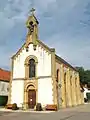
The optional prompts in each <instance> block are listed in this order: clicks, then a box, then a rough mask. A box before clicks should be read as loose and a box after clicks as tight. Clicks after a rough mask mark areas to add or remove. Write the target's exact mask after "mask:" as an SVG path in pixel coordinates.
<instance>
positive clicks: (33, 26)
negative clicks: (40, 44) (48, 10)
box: [26, 8, 39, 50]
mask: <svg viewBox="0 0 90 120" xmlns="http://www.w3.org/2000/svg"><path fill="white" fill-rule="evenodd" d="M30 12H31V15H30V16H29V17H28V20H27V22H26V27H27V28H28V34H27V36H28V38H29V39H27V40H26V46H28V45H29V44H30V43H32V44H33V48H34V50H36V46H37V44H36V42H37V39H38V24H39V22H38V20H37V18H36V17H35V15H34V12H35V9H34V8H32V9H31V10H30Z"/></svg>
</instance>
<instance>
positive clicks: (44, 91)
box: [38, 78, 53, 105]
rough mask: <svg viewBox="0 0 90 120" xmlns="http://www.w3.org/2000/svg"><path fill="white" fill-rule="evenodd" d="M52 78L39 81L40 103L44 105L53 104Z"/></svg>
mask: <svg viewBox="0 0 90 120" xmlns="http://www.w3.org/2000/svg"><path fill="white" fill-rule="evenodd" d="M52 95H53V91H52V78H43V79H39V80H38V102H39V103H41V104H42V105H46V104H53V96H52Z"/></svg>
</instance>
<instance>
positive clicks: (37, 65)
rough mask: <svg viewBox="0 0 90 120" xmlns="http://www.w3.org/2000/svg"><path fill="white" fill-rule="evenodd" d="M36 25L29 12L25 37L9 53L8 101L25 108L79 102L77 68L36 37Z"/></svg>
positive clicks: (73, 104)
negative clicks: (16, 47) (10, 60)
mask: <svg viewBox="0 0 90 120" xmlns="http://www.w3.org/2000/svg"><path fill="white" fill-rule="evenodd" d="M32 11H33V10H32ZM38 25H39V22H38V20H37V18H36V17H35V15H34V13H33V12H32V14H31V16H29V17H28V20H27V22H26V27H27V29H28V32H27V36H26V41H25V43H24V44H23V45H22V47H21V48H20V49H19V50H18V52H17V53H16V54H14V55H13V56H12V71H11V80H10V86H11V87H10V93H9V103H10V104H12V103H17V105H18V107H22V104H24V107H25V109H28V108H30V109H31V108H32V109H33V108H34V106H35V105H36V104H37V103H41V104H42V106H45V105H47V104H55V105H57V106H58V108H65V107H71V106H76V105H79V104H83V95H82V93H81V91H80V81H79V73H78V71H77V70H76V69H75V68H74V67H73V66H71V65H70V64H69V63H67V62H66V61H65V60H64V59H62V58H61V57H59V56H58V55H56V52H55V49H54V48H50V47H48V46H47V45H45V44H44V43H43V42H42V41H40V40H39V38H38V34H39V33H38Z"/></svg>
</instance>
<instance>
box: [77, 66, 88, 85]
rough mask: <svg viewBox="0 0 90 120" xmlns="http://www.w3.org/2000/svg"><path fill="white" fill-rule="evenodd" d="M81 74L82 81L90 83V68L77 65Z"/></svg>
mask: <svg viewBox="0 0 90 120" xmlns="http://www.w3.org/2000/svg"><path fill="white" fill-rule="evenodd" d="M76 69H77V70H78V72H79V75H80V82H81V83H90V70H84V68H83V67H76Z"/></svg>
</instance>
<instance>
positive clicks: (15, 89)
mask: <svg viewBox="0 0 90 120" xmlns="http://www.w3.org/2000/svg"><path fill="white" fill-rule="evenodd" d="M23 99H24V81H23V80H13V81H12V93H11V103H17V105H18V107H22V103H23Z"/></svg>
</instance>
